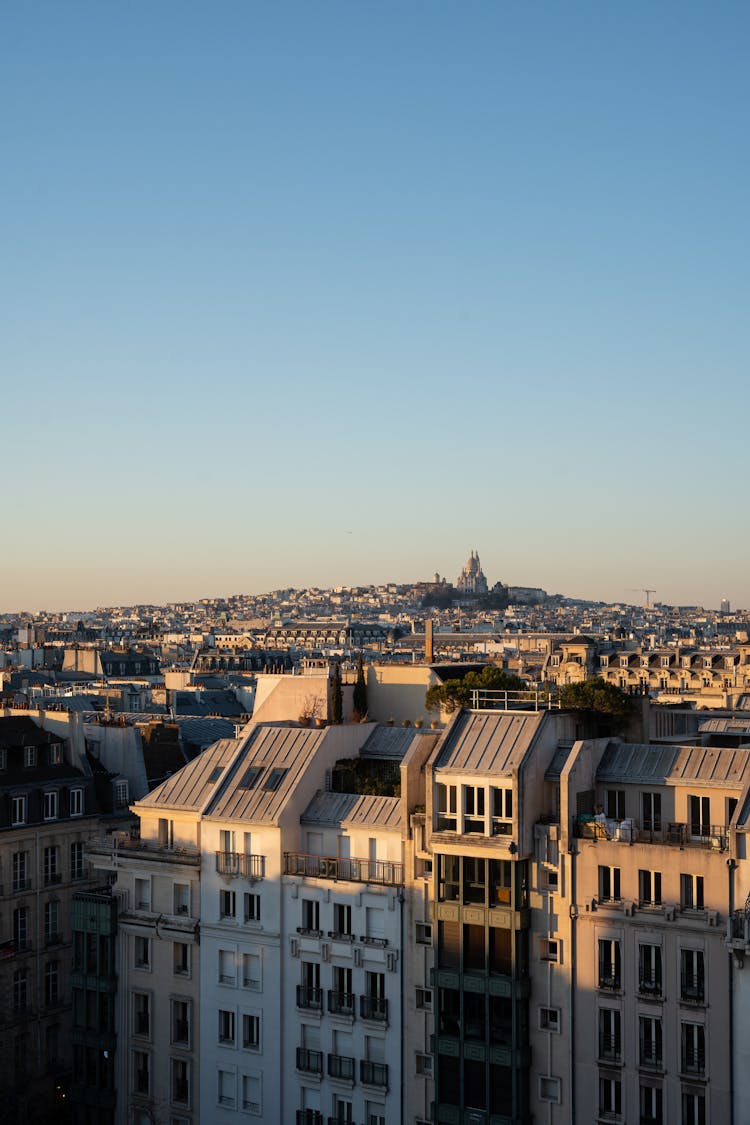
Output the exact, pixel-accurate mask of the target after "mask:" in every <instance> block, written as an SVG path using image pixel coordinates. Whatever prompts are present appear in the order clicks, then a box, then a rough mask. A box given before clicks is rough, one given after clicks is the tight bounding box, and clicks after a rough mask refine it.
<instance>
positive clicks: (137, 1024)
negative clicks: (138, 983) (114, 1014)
mask: <svg viewBox="0 0 750 1125" xmlns="http://www.w3.org/2000/svg"><path fill="white" fill-rule="evenodd" d="M150 1034H151V998H150V996H149V994H148V993H147V992H134V993H133V1035H145V1036H149V1035H150Z"/></svg>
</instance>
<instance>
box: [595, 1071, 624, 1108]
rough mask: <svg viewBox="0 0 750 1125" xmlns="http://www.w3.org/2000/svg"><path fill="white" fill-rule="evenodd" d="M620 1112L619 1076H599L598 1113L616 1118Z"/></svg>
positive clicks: (620, 1084) (620, 1087)
mask: <svg viewBox="0 0 750 1125" xmlns="http://www.w3.org/2000/svg"><path fill="white" fill-rule="evenodd" d="M621 1113H622V1083H621V1081H620V1079H619V1078H609V1077H608V1076H607V1077H605V1076H604V1075H600V1077H599V1115H600V1116H601V1117H604V1118H610V1119H611V1118H616V1117H619V1116H620V1114H621Z"/></svg>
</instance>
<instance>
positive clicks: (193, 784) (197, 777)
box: [138, 738, 239, 812]
mask: <svg viewBox="0 0 750 1125" xmlns="http://www.w3.org/2000/svg"><path fill="white" fill-rule="evenodd" d="M238 746H239V743H238V742H237V741H236V740H235V739H233V738H222V739H221V740H220V741H219V742H216V743H215V744H214V745H213V746H209V748H208V750H204V751H203V753H202V754H199V755H198V757H197V758H193V760H192V762H188V764H187V765H186V766H183V767H182V769H181V770H179V771H178V772H177V773H175V774H173V775H172V776H171V777H169V778H167V780H166V781H164V782H162V784H161V785H158V786H157V787H156V789H154V790H152V791H151V792H150V793H148V794H147V795H146V796H145V797H142V798H141V800H140V801H138V804H139V805H143V806H146V807H148V806H150V805H159V806H164V807H168V808H173V809H185V810H189V811H191V812H200V811H201V810H202V809H204V808H205V807H206V806H207V805H208V803H209V802H210V800H211V798H212V797H213V795H214V793H215V792H216V787H217V783H216V782H215V781H214V782H212V781H210V780H209V779H210V777H211V776H212V774H213V773H214V772H215V770H217V769H219V768H221V769H222V774H221V776H220V777H219V778H218V779H217V780H218V781H221V780H223V778H224V777H225V771H226V769H227V767H228V766H229V765H230V764H231V762H232V760H233V759H234V756H235V755H236V753H237V749H238Z"/></svg>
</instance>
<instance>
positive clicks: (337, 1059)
mask: <svg viewBox="0 0 750 1125" xmlns="http://www.w3.org/2000/svg"><path fill="white" fill-rule="evenodd" d="M328 1077H329V1078H339V1079H340V1080H341V1081H342V1082H353V1081H354V1059H353V1058H350V1056H349V1055H329V1056H328Z"/></svg>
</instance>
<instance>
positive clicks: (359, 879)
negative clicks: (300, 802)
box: [284, 852, 404, 887]
mask: <svg viewBox="0 0 750 1125" xmlns="http://www.w3.org/2000/svg"><path fill="white" fill-rule="evenodd" d="M284 874H285V875H301V876H303V877H304V878H306V879H334V880H337V881H341V882H349V883H377V884H379V885H380V886H385V887H401V886H403V884H404V865H403V863H391V862H389V861H387V860H380V859H378V860H375V859H339V858H337V857H336V856H322V855H306V854H305V853H303V852H284Z"/></svg>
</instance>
